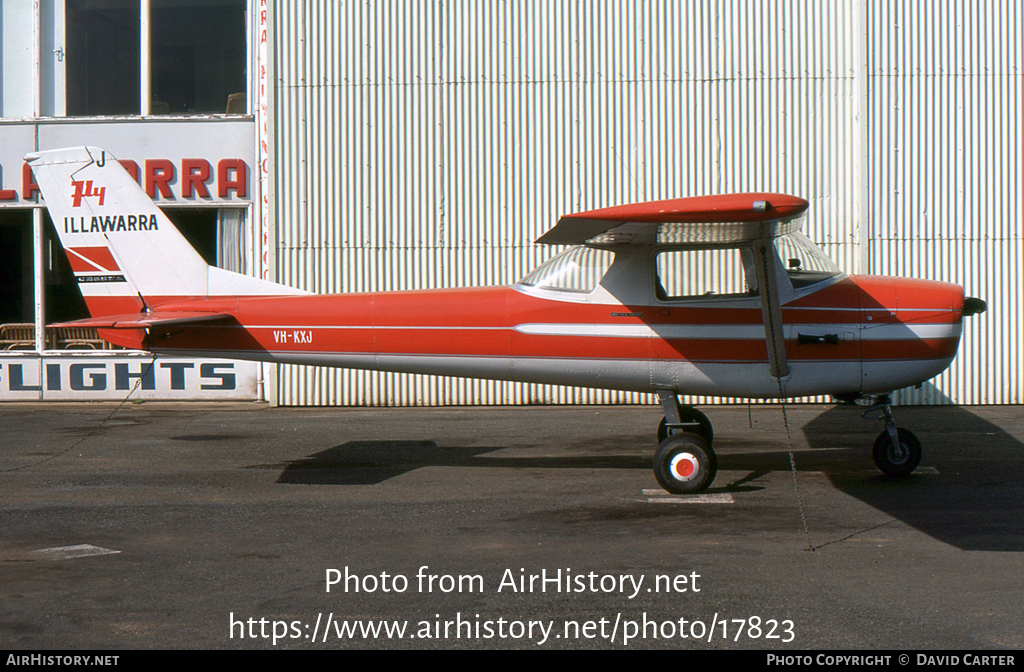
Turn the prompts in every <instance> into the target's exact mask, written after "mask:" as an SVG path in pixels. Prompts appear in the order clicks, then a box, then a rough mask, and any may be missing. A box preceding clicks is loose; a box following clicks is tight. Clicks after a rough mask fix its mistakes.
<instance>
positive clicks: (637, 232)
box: [536, 193, 809, 245]
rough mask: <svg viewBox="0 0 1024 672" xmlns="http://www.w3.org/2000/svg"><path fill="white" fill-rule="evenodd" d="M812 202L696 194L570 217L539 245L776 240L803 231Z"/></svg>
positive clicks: (793, 198) (792, 198) (780, 196)
mask: <svg viewBox="0 0 1024 672" xmlns="http://www.w3.org/2000/svg"><path fill="white" fill-rule="evenodd" d="M808 205H809V204H808V203H807V201H806V200H804V199H802V198H799V197H797V196H789V195H787V194H774V193H746V194H722V195H718V196H692V197H689V198H674V199H669V200H664V201H648V202H646V203H634V204H630V205H618V206H615V207H611V208H602V209H600V210H589V211H587V212H578V213H575V214H571V215H565V216H563V217H561V218H560V219H559V220H558V223H557V224H556V225H555V226H554V227H553V228H551V229H550V230H548V232H547V233H545V234H544V235H543V236H541V237H540V238H538V239H537V241H536V242H538V243H544V244H548V245H584V244H592V245H595V244H614V243H634V244H650V245H654V244H666V245H673V244H674V245H687V244H694V245H701V244H704V245H707V244H730V243H739V242H744V241H752V240H756V239H771V238H775V237H777V236H782V235H785V234H787V233H792V232H793V231H796V230H798V229H799V228H800V222H799V221H797V220H798V219H799V217H800V216H801V215H803V214H804V212H806V210H807V207H808Z"/></svg>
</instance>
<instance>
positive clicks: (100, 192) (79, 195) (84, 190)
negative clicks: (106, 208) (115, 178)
mask: <svg viewBox="0 0 1024 672" xmlns="http://www.w3.org/2000/svg"><path fill="white" fill-rule="evenodd" d="M71 184H72V185H73V186H74V187H75V193H74V194H72V195H71V199H72V206H71V207H74V208H77V207H80V206H81V205H82V199H83V198H95V197H97V196H98V197H99V199H100V200H99V205H103V198H104V196H106V194H107V188H106V187H93V186H92V180H72V181H71Z"/></svg>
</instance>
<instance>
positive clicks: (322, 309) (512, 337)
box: [26, 147, 985, 493]
mask: <svg viewBox="0 0 1024 672" xmlns="http://www.w3.org/2000/svg"><path fill="white" fill-rule="evenodd" d="M26 160H27V161H28V162H29V165H30V166H31V168H32V171H33V173H34V174H35V178H36V181H37V183H38V184H39V187H40V190H41V191H42V193H43V196H44V197H45V199H46V206H47V208H48V209H49V211H50V215H51V217H52V219H53V222H54V225H55V227H56V230H57V234H58V235H59V237H60V240H61V244H62V245H63V247H64V250H65V251H66V253H67V256H68V259H69V260H70V262H71V267H72V269H73V271H74V274H75V276H76V278H77V280H78V282H79V287H80V288H81V290H82V294H83V296H84V298H85V301H86V304H87V305H88V308H89V312H90V314H91V317H90V318H89V319H86V320H81V321H77V322H74V323H71V324H74V325H76V326H88V327H95V328H98V329H99V333H100V335H101V336H102V337H103V338H104V339H106V340H108V341H110V342H111V343H114V344H117V345H122V346H127V347H130V348H138V349H142V350H149V351H151V352H153V353H156V354H168V355H194V356H205V357H228V358H236V359H250V360H259V361H269V362H281V363H291V364H315V365H321V366H338V367H349V368H359V369H372V370H385V371H398V372H408V373H422V374H436V375H445V376H466V377H473V378H490V379H498V380H513V381H521V382H528V383H545V384H553V385H576V386H585V387H600V388H609V389H618V390H634V391H639V392H650V393H656V394H657V395H658V397H659V399H660V401H661V404H662V406H663V408H664V412H665V419H664V420H662V423H661V425H660V427H659V429H658V438H659V441H660V445H659V447H658V450H657V453H656V455H655V458H654V472H655V476H656V477H657V479H658V481H659V483H661V485H662V486H663V487H664V488H665V489H667V490H669V491H670V492H675V493H688V492H697V491H700V490H703V489H704V488H706V487H707V486H708V485H710V483H711V482H712V480H713V479H714V477H715V472H716V470H717V460H716V457H715V453H714V451H713V449H712V443H713V430H712V427H711V423H710V421H709V420H708V419H707V417H706V416H705V415H704V414H703V413H701V412H700V411H698V410H697V409H695V408H693V407H691V406H686V405H681V404H680V403H679V400H678V395H684V394H685V395H715V396H727V397H759V398H789V397H801V396H807V395H819V394H831V395H833V396H835V397H837V398H838V399H840V400H845V401H852V400H855V399H859V398H862V397H873V396H875V397H877V402H878V403H877V404H876V405H875V406H874V407H873V408H878V409H880V410H881V411H882V415H883V418H884V421H885V429H884V430H883V431H882V432H881V434H879V436H878V438H877V439H876V440H875V442H874V446H873V456H874V460H875V463H876V464H877V466H878V467H879V469H881V470H882V471H883V472H884V473H886V474H889V475H894V476H895V475H904V474H909V473H910V472H912V471H913V470H914V468H915V467H916V466H917V465H918V463H919V461H920V459H921V444H920V442H919V441H918V439H917V438H916V437H915V436H914V434H913V433H912V432H910V431H909V430H907V429H903V428H898V427H897V426H896V424H895V422H894V421H893V418H892V413H891V410H890V407H889V397H888V393H890V392H891V391H892V390H895V389H898V388H902V387H906V386H910V385H915V384H918V383H921V382H923V381H925V380H928V379H929V378H932V377H933V376H935V375H937V374H938V373H940V372H942V371H943V370H944V369H945V368H946V367H947V366H949V364H950V362H951V361H952V360H953V357H954V356H955V355H956V351H957V346H958V344H959V341H960V334H961V327H962V320H963V318H964V317H966V316H969V315H972V314H975V313H979V312H982V311H984V310H985V303H984V301H981V300H980V299H973V298H971V299H965V297H964V290H963V288H962V287H960V286H958V285H954V284H949V283H944V282H933V281H925V280H911V279H901V278H891V277H880V276H863V275H862V276H854V275H848V274H846V273H843V272H842V271H841V270H840V269H839V268H838V267H837V266H836V265H835V264H834V263H833V262H832V261H831V260H830V259H829V258H828V257H827V256H825V254H824V253H822V252H821V250H820V249H818V248H817V247H816V246H815V245H814V244H813V243H811V242H810V240H808V239H807V238H806V237H805V236H803V235H802V234H801V233H799V228H800V221H801V220H800V217H801V216H802V215H803V213H804V212H805V211H806V210H807V207H808V203H807V201H805V200H803V199H801V198H797V197H794V196H787V195H784V194H769V193H757V194H729V195H722V196H705V197H695V198H680V199H674V200H667V201H656V202H648V203H639V204H635V205H624V206H619V207H612V208H605V209H602V210H592V211H590V212H582V213H578V214H574V215H566V216H564V217H562V218H561V219H559V221H558V224H557V225H556V226H555V227H554V228H552V229H551V230H549V231H548V232H547V233H546V234H544V235H543V236H542V237H541V238H540V239H539V240H538V241H537V242H538V243H544V244H553V245H568V246H571V247H568V249H566V250H565V251H563V252H561V253H560V254H558V255H557V256H555V257H554V258H553V259H551V260H550V261H548V262H547V263H545V264H543V265H542V266H541V267H540V268H538V269H536V270H535V271H533V272H532V273H530V274H529V275H527V276H526V277H525V278H523V279H522V280H520V281H519V282H517V283H515V284H514V285H511V286H505V287H475V288H466V289H445V290H422V291H403V292H375V293H360V294H332V295H317V294H310V293H308V292H304V291H302V290H298V289H294V288H292V287H287V286H284V285H280V284H275V283H272V282H267V281H264V280H260V279H256V278H252V277H249V276H245V275H241V274H238V273H232V272H229V271H225V270H222V269H220V268H216V267H213V266H210V265H208V264H207V263H206V262H205V261H203V259H202V258H201V257H200V256H199V254H198V253H196V251H195V250H194V249H193V248H192V247H191V246H190V245H189V244H188V242H186V240H185V239H184V238H183V237H182V235H181V234H180V233H179V232H178V231H177V229H175V227H174V226H173V225H172V224H171V222H170V221H169V220H168V219H167V217H166V216H165V215H164V214H163V213H162V212H161V211H160V209H159V208H157V207H156V205H155V204H154V203H153V202H152V201H151V200H150V199H149V198H148V197H147V196H146V194H145V192H143V191H142V189H141V188H140V187H139V185H138V184H137V183H136V182H135V180H134V179H133V178H132V177H131V176H130V175H129V174H128V173H127V172H126V171H125V170H124V169H123V167H122V166H121V165H119V163H118V161H117V160H115V159H114V157H113V156H111V155H110V153H109V152H105V151H104V150H102V149H97V148H94V147H76V148H69V149H60V150H54V151H46V152H38V153H35V154H30V155H29V156H27V157H26Z"/></svg>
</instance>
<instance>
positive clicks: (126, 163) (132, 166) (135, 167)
mask: <svg viewBox="0 0 1024 672" xmlns="http://www.w3.org/2000/svg"><path fill="white" fill-rule="evenodd" d="M117 162H118V163H120V164H121V165H122V166H123V167H124V169H125V170H127V171H128V174H129V175H131V176H132V179H133V180H135V182H136V183H138V181H139V164H137V163H135V162H134V161H132V160H131V159H118V160H117Z"/></svg>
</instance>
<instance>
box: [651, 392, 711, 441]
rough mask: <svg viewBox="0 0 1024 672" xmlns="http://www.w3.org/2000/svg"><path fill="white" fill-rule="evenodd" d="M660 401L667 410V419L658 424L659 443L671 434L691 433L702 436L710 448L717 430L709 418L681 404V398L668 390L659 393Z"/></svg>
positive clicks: (691, 407)
mask: <svg viewBox="0 0 1024 672" xmlns="http://www.w3.org/2000/svg"><path fill="white" fill-rule="evenodd" d="M658 400H659V401H660V402H661V407H662V408H663V409H664V410H665V417H664V418H662V419H661V423H659V424H658V442H659V443H660V442H662V441H664V440H665V439H667V438H668V437H669V435H670V434H676V433H679V432H690V433H691V434H696V435H698V436H700V437H701V438H702V439H704V441H706V442H707V444H708V445H709V446H710V445H711V444H712V442H713V441H714V439H715V430H714V427H712V426H711V421H710V420H708V416H706V415H704V414H703V413H701V412H700V411H698V410H697V409H696V408H694V407H693V406H684V405H683V404H680V403H679V397H677V396H676V395H674V394H673V393H671V392H669V391H667V390H659V391H658Z"/></svg>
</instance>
